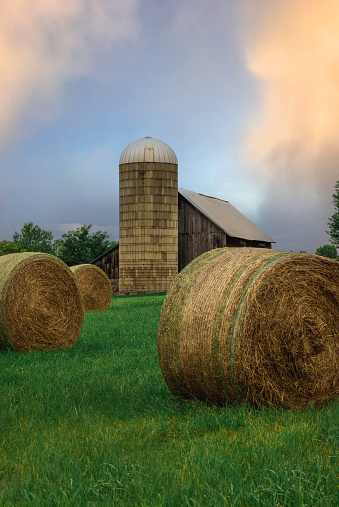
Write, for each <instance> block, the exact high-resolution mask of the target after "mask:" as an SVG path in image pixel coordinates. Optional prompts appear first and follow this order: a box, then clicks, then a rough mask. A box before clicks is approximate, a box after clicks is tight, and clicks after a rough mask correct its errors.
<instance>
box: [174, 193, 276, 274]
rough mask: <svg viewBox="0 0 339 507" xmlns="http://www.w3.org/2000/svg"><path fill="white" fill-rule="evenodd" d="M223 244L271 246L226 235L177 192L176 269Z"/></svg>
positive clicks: (233, 245) (180, 268)
mask: <svg viewBox="0 0 339 507" xmlns="http://www.w3.org/2000/svg"><path fill="white" fill-rule="evenodd" d="M225 246H229V247H245V246H251V247H259V248H260V247H261V248H271V243H266V242H261V241H251V240H245V239H243V238H234V237H231V236H228V234H226V233H225V231H223V230H222V229H220V228H219V227H218V226H217V225H215V224H214V223H213V222H212V221H211V220H210V219H209V218H208V217H206V216H205V215H204V214H203V213H201V212H200V211H199V210H198V209H197V208H195V207H194V206H193V205H192V204H191V203H190V202H188V201H187V200H186V199H185V198H184V197H183V196H182V195H181V194H180V193H179V196H178V270H179V271H181V270H182V269H183V268H184V267H185V266H187V264H189V263H190V262H191V261H192V260H193V259H195V258H196V257H198V256H199V255H201V254H203V253H204V252H208V251H209V250H213V249H214V248H222V247H225Z"/></svg>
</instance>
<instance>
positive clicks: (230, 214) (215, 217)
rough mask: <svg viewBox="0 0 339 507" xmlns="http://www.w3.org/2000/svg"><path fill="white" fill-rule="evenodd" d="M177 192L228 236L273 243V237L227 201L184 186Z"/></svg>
mask: <svg viewBox="0 0 339 507" xmlns="http://www.w3.org/2000/svg"><path fill="white" fill-rule="evenodd" d="M179 194H180V195H182V196H183V197H184V198H185V199H186V200H187V201H188V202H190V203H191V204H192V206H194V207H195V208H196V209H197V210H199V211H200V212H201V213H202V214H203V215H205V216H206V217H207V218H209V220H211V221H212V222H213V223H214V224H215V225H216V226H217V227H219V228H220V229H222V230H223V231H225V232H226V234H228V236H231V237H234V238H242V239H247V240H255V241H265V242H267V243H275V241H274V239H272V238H271V237H270V236H268V234H266V233H265V232H263V231H262V230H261V229H259V227H257V226H256V225H254V223H253V222H251V221H250V220H248V218H246V217H245V215H243V214H242V213H240V211H238V210H237V209H236V208H234V206H232V204H230V203H229V202H228V201H223V200H221V199H217V198H216V197H209V196H207V195H203V194H197V193H196V192H192V191H191V190H185V189H184V188H179Z"/></svg>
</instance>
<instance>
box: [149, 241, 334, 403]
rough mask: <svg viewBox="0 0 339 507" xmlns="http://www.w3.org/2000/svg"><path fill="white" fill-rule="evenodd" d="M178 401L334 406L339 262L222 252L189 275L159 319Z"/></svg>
mask: <svg viewBox="0 0 339 507" xmlns="http://www.w3.org/2000/svg"><path fill="white" fill-rule="evenodd" d="M158 356H159V363H160V367H161V371H162V374H163V377H164V379H165V382H166V384H167V386H168V388H169V389H170V390H171V391H172V393H173V394H174V395H178V396H182V397H191V396H192V397H195V398H197V399H199V400H209V401H210V402H212V403H226V404H227V403H239V402H242V401H245V402H249V403H253V404H255V405H267V404H273V405H283V406H287V407H291V408H298V407H306V406H307V405H308V404H309V403H311V404H315V405H318V404H322V403H327V402H329V401H331V400H332V399H334V398H335V397H337V396H338V395H339V369H338V364H339V265H338V263H336V262H335V261H333V260H330V259H326V258H324V257H319V256H317V255H311V254H293V253H288V252H279V251H273V250H266V249H259V248H258V249H257V248H221V249H217V250H212V251H210V252H207V253H205V254H203V255H202V256H200V257H198V258H197V259H195V260H194V261H193V262H191V263H190V264H189V265H188V266H187V267H186V268H185V269H183V270H182V271H181V272H180V273H179V274H178V276H177V277H176V279H175V280H174V282H173V284H172V286H171V287H170V289H169V292H168V293H167V296H166V298H165V301H164V304H163V307H162V310H161V315H160V322H159V331H158Z"/></svg>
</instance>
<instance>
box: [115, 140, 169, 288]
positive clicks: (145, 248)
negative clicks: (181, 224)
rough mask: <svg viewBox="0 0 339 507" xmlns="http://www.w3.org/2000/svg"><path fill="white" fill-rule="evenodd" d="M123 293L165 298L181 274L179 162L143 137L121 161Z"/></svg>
mask: <svg viewBox="0 0 339 507" xmlns="http://www.w3.org/2000/svg"><path fill="white" fill-rule="evenodd" d="M119 251H120V253H119V256H120V261H119V264H120V271H119V293H120V294H142V293H152V292H166V291H167V290H168V288H169V286H170V284H171V282H172V281H173V279H174V278H175V276H176V274H177V271H178V161H177V157H176V155H175V153H174V151H173V150H172V149H171V148H170V147H169V146H168V145H167V144H166V143H164V142H163V141H159V140H157V139H153V138H151V137H144V138H143V139H139V140H137V141H134V142H132V143H131V144H129V145H128V146H127V147H126V148H125V149H124V151H123V152H122V154H121V157H120V161H119Z"/></svg>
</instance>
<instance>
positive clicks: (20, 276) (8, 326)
mask: <svg viewBox="0 0 339 507" xmlns="http://www.w3.org/2000/svg"><path fill="white" fill-rule="evenodd" d="M83 320H84V308H83V302H82V296H81V292H80V288H79V285H78V284H77V282H76V280H75V278H74V276H73V274H72V272H71V271H70V269H69V268H68V267H67V266H66V264H64V263H63V262H62V261H61V260H59V259H58V258H57V257H55V256H53V255H48V254H43V253H29V252H27V253H26V252H25V253H15V254H9V255H4V256H2V257H0V348H2V349H6V348H13V349H14V350H16V351H19V352H28V351H30V350H37V349H58V348H65V349H66V348H68V347H71V346H72V345H74V344H75V343H76V342H77V340H78V338H79V335H80V332H81V329H82V325H83Z"/></svg>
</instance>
